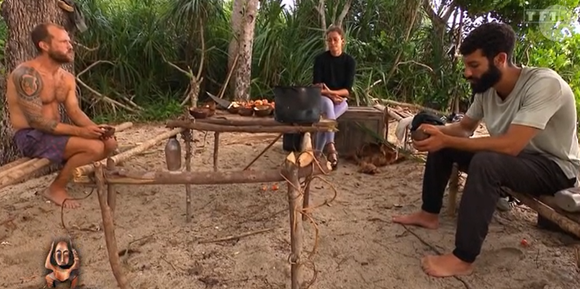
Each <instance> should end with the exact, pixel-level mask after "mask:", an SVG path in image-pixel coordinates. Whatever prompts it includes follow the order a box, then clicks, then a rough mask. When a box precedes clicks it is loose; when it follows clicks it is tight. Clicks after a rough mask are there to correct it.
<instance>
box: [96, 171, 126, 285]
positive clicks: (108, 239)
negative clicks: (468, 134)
mask: <svg viewBox="0 0 580 289" xmlns="http://www.w3.org/2000/svg"><path fill="white" fill-rule="evenodd" d="M94 166H95V178H96V181H97V194H98V198H99V205H100V207H101V216H102V218H103V228H104V231H105V244H106V245H107V253H108V255H109V264H110V265H111V269H112V270H113V275H115V279H116V280H117V285H118V286H119V287H120V288H121V289H126V288H128V287H127V279H126V278H125V275H124V274H123V271H122V269H121V261H120V260H119V254H118V253H117V252H118V250H117V239H116V238H115V224H114V223H113V217H112V215H111V209H110V208H109V206H108V205H107V195H106V194H105V186H106V184H105V178H104V173H103V167H102V165H101V163H100V162H96V163H95V164H94Z"/></svg>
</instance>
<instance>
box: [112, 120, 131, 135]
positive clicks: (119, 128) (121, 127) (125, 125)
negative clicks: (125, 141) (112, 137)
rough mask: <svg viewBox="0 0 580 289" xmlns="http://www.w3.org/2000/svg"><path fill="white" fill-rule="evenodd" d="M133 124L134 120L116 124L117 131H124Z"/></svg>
mask: <svg viewBox="0 0 580 289" xmlns="http://www.w3.org/2000/svg"><path fill="white" fill-rule="evenodd" d="M132 126H133V123H132V122H124V123H121V124H120V125H116V126H115V133H117V132H120V131H124V130H126V129H128V128H131V127H132Z"/></svg>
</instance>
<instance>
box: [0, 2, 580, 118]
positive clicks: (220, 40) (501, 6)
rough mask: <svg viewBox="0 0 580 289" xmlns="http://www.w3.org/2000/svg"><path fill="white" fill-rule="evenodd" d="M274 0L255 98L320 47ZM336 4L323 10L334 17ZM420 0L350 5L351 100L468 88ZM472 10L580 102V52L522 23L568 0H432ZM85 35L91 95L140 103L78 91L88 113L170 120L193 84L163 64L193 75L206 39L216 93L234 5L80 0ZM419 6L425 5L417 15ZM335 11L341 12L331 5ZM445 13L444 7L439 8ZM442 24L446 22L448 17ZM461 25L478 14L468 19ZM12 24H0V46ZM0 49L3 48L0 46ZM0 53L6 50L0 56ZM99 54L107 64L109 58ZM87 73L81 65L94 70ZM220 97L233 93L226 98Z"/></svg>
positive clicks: (569, 41) (257, 54)
mask: <svg viewBox="0 0 580 289" xmlns="http://www.w3.org/2000/svg"><path fill="white" fill-rule="evenodd" d="M281 2H282V1H281V0H270V1H261V4H260V5H261V6H260V10H259V13H258V17H257V19H256V29H255V40H254V44H253V62H252V84H251V89H252V97H253V98H271V97H272V92H271V89H272V87H273V86H276V85H307V84H310V83H311V78H312V63H313V59H314V56H315V55H316V54H317V53H320V52H322V51H323V49H324V38H323V29H322V28H321V25H320V20H319V15H318V12H317V11H316V9H315V5H316V2H317V1H300V5H298V6H297V7H294V8H293V9H288V7H284V6H283V5H282V4H281ZM344 2H345V1H344V0H343V1H336V2H335V4H334V6H332V7H330V6H329V7H327V11H326V18H327V23H328V24H330V23H331V21H332V19H334V18H335V17H336V16H337V15H338V14H340V10H341V9H342V5H344ZM422 2H423V1H422V0H409V1H390V0H367V1H362V0H355V1H352V5H351V8H350V11H349V13H348V15H347V17H346V19H344V24H345V30H346V40H347V46H346V51H347V52H348V53H349V54H351V55H353V56H354V58H355V59H356V61H357V75H356V81H355V87H354V89H353V91H354V94H355V95H354V97H355V102H356V104H360V105H364V104H365V103H368V102H369V100H370V98H372V97H381V98H389V99H394V100H399V101H405V102H414V103H421V104H428V105H429V106H432V107H434V108H438V109H442V110H446V108H447V106H448V104H449V100H450V98H451V97H452V96H454V95H459V96H463V98H464V99H466V98H468V96H469V95H470V92H469V87H468V85H467V83H466V82H465V81H464V80H463V64H462V63H461V60H459V61H453V60H452V59H451V57H450V56H449V55H448V49H449V47H451V46H452V45H453V44H454V43H455V40H454V38H453V37H452V36H451V33H450V31H449V27H443V31H441V30H438V29H440V27H439V28H438V26H437V25H435V24H434V23H432V22H431V19H430V16H429V13H426V11H425V7H422V5H421V4H422ZM439 2H444V3H446V5H449V4H450V3H451V2H453V3H454V4H455V5H457V6H459V7H461V8H463V9H465V10H467V11H468V12H469V15H470V16H471V18H472V19H473V17H476V16H481V15H487V14H488V12H489V14H491V15H492V16H493V17H496V18H498V19H500V20H502V21H505V22H508V23H510V24H511V25H512V26H513V27H514V28H515V29H516V31H517V33H518V34H519V36H521V38H522V40H521V42H519V43H518V46H517V51H516V55H515V59H516V60H517V62H519V63H522V64H526V65H530V66H545V67H550V68H552V69H554V70H556V71H557V72H559V73H560V74H561V75H562V76H563V77H564V78H565V79H566V80H568V81H569V82H570V83H571V86H572V87H573V89H574V91H575V93H576V97H577V99H578V100H579V101H580V67H579V61H578V57H577V56H576V54H575V52H576V51H578V50H579V49H580V39H579V36H578V35H574V37H570V38H566V39H564V40H562V41H559V42H554V41H550V40H548V39H547V38H545V37H543V36H542V35H541V33H539V32H538V25H536V24H530V23H526V21H525V19H524V18H523V17H524V16H525V10H524V9H541V8H545V7H548V6H550V5H555V4H558V5H563V6H565V7H575V6H574V5H577V4H578V3H577V2H578V1H577V0H576V1H573V0H559V1H555V0H529V1H523V0H512V1H497V0H486V1H480V2H477V1H467V0H454V1H451V0H446V1H439ZM79 3H80V4H81V7H82V9H83V10H84V13H85V17H86V21H87V25H88V27H89V30H88V31H87V32H85V33H83V34H77V35H76V41H77V42H78V43H80V44H82V45H83V46H85V47H89V48H96V49H94V50H92V49H86V48H83V47H82V46H77V48H76V51H77V59H76V61H75V70H76V72H77V73H80V72H83V73H82V75H81V76H80V79H81V80H82V81H83V82H84V83H86V84H87V85H89V86H90V87H92V88H94V89H95V90H96V91H98V92H100V93H102V94H103V95H106V96H108V97H109V98H111V99H114V100H116V101H118V102H121V103H124V104H126V103H128V102H127V99H130V100H132V101H133V102H134V103H137V104H138V105H139V106H141V107H142V108H143V111H142V112H140V113H138V114H128V113H125V114H122V113H119V107H117V110H116V111H117V113H116V114H114V113H112V110H111V106H110V105H108V104H106V103H105V102H103V101H100V102H97V103H95V102H94V101H92V100H91V101H88V100H89V99H91V98H94V97H96V96H95V95H93V94H92V93H91V92H90V91H88V90H85V89H84V88H82V87H81V88H82V89H83V90H82V95H83V98H84V99H85V100H86V101H84V102H83V106H84V107H83V108H84V110H85V111H86V112H87V113H89V114H90V115H92V116H93V117H98V118H99V119H100V120H102V121H107V122H109V121H119V120H126V119H129V120H165V119H167V118H171V117H173V116H175V115H176V114H179V113H180V112H181V111H182V109H181V108H180V107H179V103H181V101H182V99H183V97H184V93H185V92H186V89H187V87H188V85H189V79H188V77H187V76H186V75H185V74H183V73H182V72H180V71H178V70H177V69H175V68H173V67H172V66H171V65H169V64H168V63H167V62H166V61H165V60H164V59H166V60H167V61H170V62H171V63H173V64H175V65H177V66H179V67H181V68H182V69H184V70H188V69H189V68H191V70H192V71H193V73H194V74H196V73H197V71H198V68H199V65H200V62H201V59H202V45H201V37H200V36H201V35H202V34H203V36H204V40H205V43H204V44H205V53H204V56H203V71H202V76H203V78H204V81H203V83H202V87H201V90H202V91H201V93H200V98H201V99H202V101H203V98H204V96H205V91H209V92H211V93H213V94H217V93H218V91H219V90H220V88H221V86H222V85H223V83H224V82H225V80H226V77H227V73H228V71H227V61H228V55H227V51H228V46H229V42H230V40H231V39H232V33H231V27H230V26H231V24H230V19H231V13H232V0H140V1H138V0H79ZM417 7H419V8H420V10H419V11H417ZM335 10H336V12H335ZM440 15H442V13H440ZM445 21H447V20H445ZM464 21H465V26H464V31H468V30H469V29H470V28H471V27H470V25H471V24H472V22H473V21H470V20H469V19H464ZM6 35H7V31H6V27H5V25H3V24H2V25H0V45H1V47H4V40H5V39H6ZM0 51H4V50H3V49H0ZM0 57H4V55H3V54H0ZM98 61H109V62H111V63H112V65H110V64H107V63H104V62H101V63H98V64H95V63H97V62H98ZM91 65H93V66H92V67H91V68H90V69H88V70H87V71H85V70H86V69H87V68H88V67H89V66H91ZM226 97H229V95H227V94H226Z"/></svg>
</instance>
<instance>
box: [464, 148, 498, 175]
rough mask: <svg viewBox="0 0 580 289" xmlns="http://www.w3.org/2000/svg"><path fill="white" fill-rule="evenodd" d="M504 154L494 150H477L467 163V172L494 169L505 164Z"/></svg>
mask: <svg viewBox="0 0 580 289" xmlns="http://www.w3.org/2000/svg"><path fill="white" fill-rule="evenodd" d="M506 156H507V155H504V154H500V153H496V152H478V153H476V154H475V155H473V159H471V163H470V164H469V172H470V173H471V172H472V171H474V170H481V169H484V170H486V169H494V168H497V167H498V166H501V165H505V162H506Z"/></svg>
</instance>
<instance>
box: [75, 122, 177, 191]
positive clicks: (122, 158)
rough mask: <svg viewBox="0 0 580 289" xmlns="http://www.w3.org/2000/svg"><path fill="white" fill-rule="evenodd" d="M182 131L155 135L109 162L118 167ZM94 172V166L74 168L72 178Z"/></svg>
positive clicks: (103, 163)
mask: <svg viewBox="0 0 580 289" xmlns="http://www.w3.org/2000/svg"><path fill="white" fill-rule="evenodd" d="M183 130H184V129H183V128H176V129H173V130H171V131H168V132H165V133H162V134H160V135H157V136H156V137H154V138H153V139H150V140H148V141H146V142H144V143H142V144H141V145H139V146H137V147H134V148H132V149H130V150H127V151H124V152H122V153H120V154H118V155H115V156H112V157H111V161H112V162H113V163H114V164H115V165H119V164H120V163H121V162H123V161H126V160H128V159H129V158H131V157H133V156H135V155H136V154H139V153H142V152H144V151H146V150H147V149H149V148H151V147H153V146H155V145H157V144H158V143H159V142H161V141H163V140H166V139H168V138H170V137H172V136H174V135H177V134H179V133H181V132H182V131H183ZM105 162H106V160H102V161H100V163H101V165H105ZM94 171H95V167H94V165H92V164H88V165H85V166H82V167H78V168H76V169H75V171H74V173H73V177H74V179H75V180H76V179H79V178H81V177H82V176H83V175H88V174H90V173H92V172H94Z"/></svg>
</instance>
